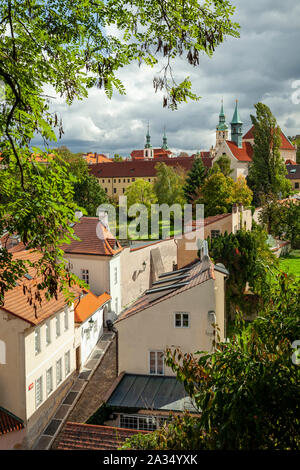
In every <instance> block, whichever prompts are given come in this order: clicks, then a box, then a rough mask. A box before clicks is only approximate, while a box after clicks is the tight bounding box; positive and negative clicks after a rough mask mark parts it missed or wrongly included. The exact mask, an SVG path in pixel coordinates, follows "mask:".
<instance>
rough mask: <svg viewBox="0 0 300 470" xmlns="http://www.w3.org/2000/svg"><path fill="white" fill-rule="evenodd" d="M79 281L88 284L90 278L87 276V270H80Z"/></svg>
mask: <svg viewBox="0 0 300 470" xmlns="http://www.w3.org/2000/svg"><path fill="white" fill-rule="evenodd" d="M81 279H82V280H83V281H84V282H86V283H87V284H89V280H90V276H89V270H88V269H82V270H81Z"/></svg>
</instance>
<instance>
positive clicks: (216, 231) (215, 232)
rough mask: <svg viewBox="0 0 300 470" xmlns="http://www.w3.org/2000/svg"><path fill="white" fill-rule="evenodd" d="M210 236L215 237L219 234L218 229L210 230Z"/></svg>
mask: <svg viewBox="0 0 300 470" xmlns="http://www.w3.org/2000/svg"><path fill="white" fill-rule="evenodd" d="M210 234H211V238H217V237H219V235H220V230H211V232H210Z"/></svg>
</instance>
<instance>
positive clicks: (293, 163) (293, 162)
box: [285, 160, 297, 165]
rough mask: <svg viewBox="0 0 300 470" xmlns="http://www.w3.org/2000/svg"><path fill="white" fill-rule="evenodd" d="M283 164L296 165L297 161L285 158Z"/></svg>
mask: <svg viewBox="0 0 300 470" xmlns="http://www.w3.org/2000/svg"><path fill="white" fill-rule="evenodd" d="M285 164H286V165H297V162H295V161H294V160H286V161H285Z"/></svg>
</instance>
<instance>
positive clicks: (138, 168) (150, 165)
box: [89, 157, 211, 178]
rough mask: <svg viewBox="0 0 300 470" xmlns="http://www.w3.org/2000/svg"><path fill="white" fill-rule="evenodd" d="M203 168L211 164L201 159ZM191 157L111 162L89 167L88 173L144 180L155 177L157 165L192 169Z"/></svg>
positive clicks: (97, 175) (192, 159) (106, 176)
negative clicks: (163, 164) (162, 164)
mask: <svg viewBox="0 0 300 470" xmlns="http://www.w3.org/2000/svg"><path fill="white" fill-rule="evenodd" d="M202 160H203V164H204V166H207V164H208V165H209V167H210V166H211V162H210V161H208V162H207V160H211V159H202ZM193 161H194V158H193V157H180V158H179V157H178V158H166V159H164V158H162V159H159V160H158V159H153V160H139V159H137V160H132V161H130V160H128V161H122V162H112V163H111V164H110V165H104V164H102V163H99V164H95V165H91V167H90V169H89V171H90V173H91V174H92V175H94V176H95V177H96V178H128V177H130V178H133V177H134V178H146V177H155V176H156V168H155V167H156V165H157V164H158V163H165V164H166V165H168V166H172V167H179V168H182V169H183V170H185V171H189V170H190V169H191V168H192V165H193Z"/></svg>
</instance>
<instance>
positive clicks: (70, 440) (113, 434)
mask: <svg viewBox="0 0 300 470" xmlns="http://www.w3.org/2000/svg"><path fill="white" fill-rule="evenodd" d="M135 434H147V431H138V430H136V429H123V428H114V427H111V426H98V425H93V424H79V423H70V422H68V423H66V425H65V427H64V428H63V431H62V432H61V435H60V439H59V442H58V444H57V446H56V448H57V449H60V450H117V449H118V448H119V447H120V446H121V445H122V444H123V443H124V442H125V440H126V439H127V438H129V437H132V436H134V435H135Z"/></svg>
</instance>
